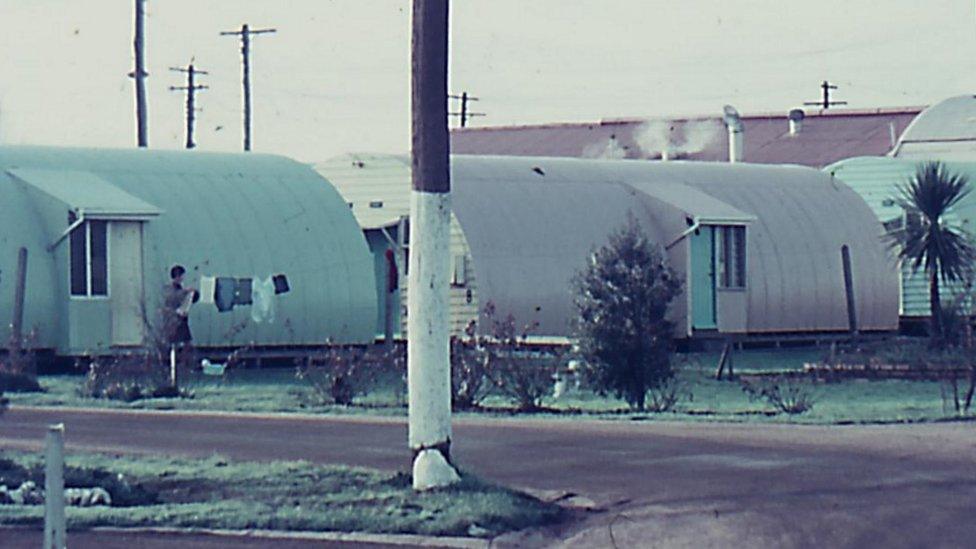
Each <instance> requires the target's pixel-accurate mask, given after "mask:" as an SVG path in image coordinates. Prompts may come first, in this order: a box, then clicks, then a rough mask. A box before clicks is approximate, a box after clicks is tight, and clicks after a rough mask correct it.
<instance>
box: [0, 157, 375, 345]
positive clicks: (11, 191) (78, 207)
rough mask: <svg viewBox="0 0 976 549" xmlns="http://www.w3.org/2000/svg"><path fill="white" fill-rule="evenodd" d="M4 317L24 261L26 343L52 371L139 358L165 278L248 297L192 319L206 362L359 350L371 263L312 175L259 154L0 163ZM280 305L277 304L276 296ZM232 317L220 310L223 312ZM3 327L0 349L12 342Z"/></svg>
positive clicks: (370, 295)
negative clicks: (61, 365) (175, 269)
mask: <svg viewBox="0 0 976 549" xmlns="http://www.w3.org/2000/svg"><path fill="white" fill-rule="evenodd" d="M0 244H2V246H0V311H3V312H4V314H9V311H11V310H12V309H13V306H12V305H13V299H14V293H15V290H14V288H15V278H16V276H15V271H16V264H17V256H18V250H19V249H20V248H21V247H26V248H27V250H28V269H27V273H28V274H27V285H26V299H25V318H24V322H23V325H24V328H25V331H28V330H33V331H34V333H35V335H34V337H33V338H32V340H31V342H30V343H31V344H32V345H33V346H34V347H37V348H40V349H50V350H53V351H56V352H57V353H58V354H61V355H81V354H100V353H108V352H112V351H115V350H119V349H126V348H132V347H135V346H139V345H142V344H144V343H146V340H147V334H148V333H150V332H149V330H152V329H153V325H154V324H155V323H156V322H157V320H158V318H159V307H160V305H161V304H160V295H161V292H162V290H163V286H164V285H165V284H166V283H168V280H169V270H170V267H171V266H172V265H175V264H180V265H183V266H185V267H186V269H187V274H186V280H185V283H186V284H187V285H190V286H194V287H199V284H200V283H201V282H202V281H203V279H204V277H221V278H222V279H224V280H233V281H234V283H235V287H237V286H239V287H240V288H244V287H245V283H247V285H248V286H247V287H250V283H251V282H254V281H267V280H270V277H272V276H275V275H278V276H279V277H282V280H283V281H286V285H287V290H288V291H287V292H286V293H280V294H275V295H274V297H272V298H270V299H269V298H267V296H266V295H265V299H264V300H263V301H262V310H261V311H260V314H255V313H256V311H254V310H253V305H252V297H256V296H250V295H241V294H243V293H244V292H239V294H238V295H235V297H234V298H233V301H231V302H228V303H225V304H224V305H225V306H224V307H223V309H224V311H223V312H221V311H218V309H217V307H215V306H214V305H213V304H204V303H198V304H197V305H195V306H193V308H192V309H191V311H190V317H189V318H190V326H191V329H192V331H193V335H194V341H195V343H196V344H197V345H199V346H203V347H229V346H240V345H245V344H247V345H254V346H256V347H257V348H259V349H260V348H264V349H271V348H281V347H288V346H304V345H313V344H322V343H326V342H329V341H331V342H337V343H343V342H362V343H365V342H369V341H371V340H372V337H373V324H374V317H375V308H376V293H375V291H374V287H373V286H374V284H373V270H372V260H371V257H370V254H369V249H368V247H367V246H366V242H365V239H364V238H363V234H362V232H361V231H360V229H359V227H358V225H357V224H356V221H355V219H354V218H353V216H352V214H351V213H350V212H349V208H348V206H346V203H345V201H343V200H342V198H341V197H340V196H339V195H338V193H336V191H335V189H333V188H332V186H331V185H329V184H328V182H326V181H324V180H323V179H322V178H321V177H320V176H318V175H317V174H316V173H315V172H314V171H313V170H311V169H310V168H309V167H307V166H305V165H303V164H300V163H298V162H294V161H292V160H289V159H286V158H282V157H278V156H270V155H263V154H212V153H201V152H177V151H170V152H163V151H147V150H96V149H67V148H44V147H2V148H0ZM279 289H280V290H283V289H284V288H279ZM228 309H229V310H228ZM9 329H10V328H9V319H7V318H4V319H3V321H2V322H0V339H2V340H3V341H7V339H8V338H9V336H10V332H9Z"/></svg>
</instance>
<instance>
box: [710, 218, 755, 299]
mask: <svg viewBox="0 0 976 549" xmlns="http://www.w3.org/2000/svg"><path fill="white" fill-rule="evenodd" d="M717 228H718V229H719V231H718V232H719V239H718V240H719V242H718V246H716V255H718V257H717V258H716V259H717V261H716V267H717V269H716V270H717V271H718V272H717V276H716V286H717V288H718V289H719V290H731V291H745V290H747V289H748V288H749V273H748V255H747V253H748V247H749V246H748V237H747V233H746V226H745V225H719V226H718V227H717Z"/></svg>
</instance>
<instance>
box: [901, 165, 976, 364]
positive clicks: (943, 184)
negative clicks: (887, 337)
mask: <svg viewBox="0 0 976 549" xmlns="http://www.w3.org/2000/svg"><path fill="white" fill-rule="evenodd" d="M970 190H971V188H970V186H969V180H968V179H966V177H965V176H962V175H959V174H953V173H950V172H949V171H948V170H947V169H946V167H945V165H944V164H942V163H941V162H926V163H923V164H920V165H919V166H918V169H917V170H916V172H915V175H914V176H912V179H911V180H909V181H908V182H907V183H906V184H905V185H903V186H901V187H900V188H899V196H898V197H896V198H895V202H896V203H897V204H898V205H899V206H901V207H902V209H904V210H905V224H904V227H903V228H902V229H901V230H899V231H896V232H893V233H891V235H890V238H891V241H892V244H893V246H894V247H895V248H896V249H897V250H898V256H899V258H901V259H902V260H904V261H907V262H908V264H909V266H910V267H911V269H912V271H913V272H917V271H918V270H919V269H924V270H925V274H926V275H927V276H928V282H929V300H930V306H931V323H932V325H931V327H932V329H931V336H932V343H933V345H940V344H942V343H943V342H944V338H945V331H944V329H943V320H944V319H943V311H942V300H941V295H940V294H939V286H940V282H955V281H959V280H963V279H964V278H965V277H966V276H967V275H968V274H969V273H970V272H971V270H972V263H973V258H974V256H976V250H974V249H973V245H972V243H971V241H970V239H969V236H968V235H967V234H966V233H965V232H964V231H962V230H961V229H959V228H956V227H953V226H952V224H950V223H949V222H948V220H947V216H948V215H949V214H951V213H952V210H953V208H954V207H955V206H956V205H958V204H959V202H960V201H962V199H963V198H965V197H966V196H967V195H968V194H969V192H970Z"/></svg>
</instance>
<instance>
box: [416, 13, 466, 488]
mask: <svg viewBox="0 0 976 549" xmlns="http://www.w3.org/2000/svg"><path fill="white" fill-rule="evenodd" d="M448 3H449V2H448V0H413V21H412V34H413V41H412V44H411V79H410V80H411V82H410V84H411V111H412V118H413V124H412V133H413V169H412V170H411V188H412V190H411V193H410V225H411V227H410V240H411V242H410V265H409V269H408V271H409V274H408V277H409V281H408V284H409V288H410V291H409V292H408V297H407V381H408V386H409V444H410V450H411V451H412V453H413V488H414V489H415V490H427V489H430V488H436V487H439V486H447V485H449V484H454V483H456V482H458V481H459V480H460V477H459V476H458V473H457V470H456V469H455V468H454V466H453V465H452V464H451V366H450V359H451V349H450V334H449V325H448V286H449V283H450V280H449V279H450V277H449V273H450V263H451V256H450V239H449V235H450V221H451V170H450V157H449V155H450V141H449V136H448V128H447V48H448V45H447V39H448Z"/></svg>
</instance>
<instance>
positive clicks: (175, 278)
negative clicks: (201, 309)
mask: <svg viewBox="0 0 976 549" xmlns="http://www.w3.org/2000/svg"><path fill="white" fill-rule="evenodd" d="M185 275H186V268H185V267H183V266H182V265H173V267H172V268H170V270H169V278H170V281H169V284H166V286H164V287H163V314H164V318H163V329H164V332H165V334H164V335H165V340H166V343H167V344H168V345H169V350H170V377H171V379H170V381H171V382H172V384H173V386H174V387H175V386H176V365H177V363H184V364H186V365H187V366H188V365H189V364H187V362H188V361H191V358H192V357H191V355H192V353H193V347H192V345H193V334H192V333H191V332H190V319H189V315H190V306H192V305H193V304H194V303H196V302H197V301H199V300H200V292H198V291H196V290H195V289H193V288H184V287H183V277H184V276H185Z"/></svg>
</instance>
